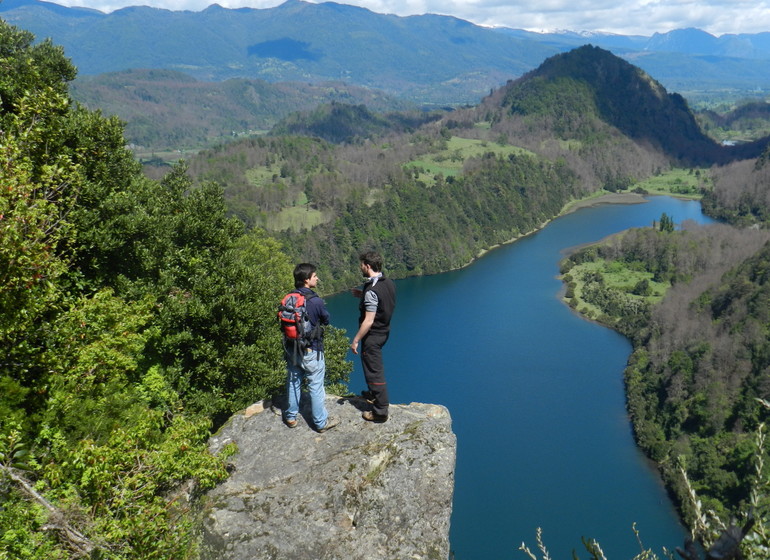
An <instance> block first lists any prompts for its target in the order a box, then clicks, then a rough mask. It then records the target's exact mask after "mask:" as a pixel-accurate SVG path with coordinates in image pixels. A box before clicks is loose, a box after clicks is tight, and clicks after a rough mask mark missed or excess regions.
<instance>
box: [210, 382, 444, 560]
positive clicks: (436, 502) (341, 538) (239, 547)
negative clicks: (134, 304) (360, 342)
mask: <svg viewBox="0 0 770 560" xmlns="http://www.w3.org/2000/svg"><path fill="white" fill-rule="evenodd" d="M326 405H327V408H328V410H329V413H330V414H331V415H332V416H338V417H339V418H340V419H341V422H340V425H339V426H337V427H335V428H333V429H331V430H329V431H327V432H325V433H322V434H319V433H317V432H315V431H314V430H312V429H311V428H310V427H309V425H308V422H307V420H306V419H307V418H309V402H303V403H302V409H301V418H300V423H299V426H298V427H296V428H293V429H290V428H288V427H287V426H286V425H284V423H283V422H282V420H281V416H280V406H281V403H275V406H273V405H271V403H269V402H262V403H256V404H254V405H252V406H250V407H249V408H247V409H246V410H245V411H243V412H242V413H239V414H236V415H235V416H233V417H232V418H231V419H230V420H229V421H228V423H227V424H226V425H225V426H224V427H223V428H222V429H221V430H220V431H219V432H218V433H217V434H216V435H215V436H214V437H213V438H212V439H211V442H210V447H211V450H212V451H213V452H215V453H216V452H218V451H219V450H221V449H222V448H223V447H224V446H225V445H227V444H228V443H230V442H234V443H235V444H236V445H237V446H238V453H237V454H236V455H235V456H233V457H231V458H230V460H229V461H230V463H231V464H232V465H231V466H232V473H231V476H230V477H229V478H228V480H227V481H225V482H224V483H222V484H221V485H219V486H217V487H216V488H214V489H213V490H211V491H210V492H209V493H208V494H207V495H206V497H205V499H204V504H205V507H204V512H203V513H204V519H203V527H204V546H203V549H204V550H203V556H202V557H203V559H204V560H214V559H216V560H258V559H280V560H290V559H294V558H296V559H302V560H321V559H323V560H336V559H339V560H343V559H344V560H356V559H360V560H378V559H382V560H385V559H393V558H410V559H415V560H417V559H429V558H430V559H441V560H445V559H446V558H447V557H448V556H449V520H450V514H451V511H452V492H453V489H454V468H455V453H456V438H455V435H454V433H453V432H452V429H451V418H450V415H449V412H448V410H447V409H446V408H444V407H442V406H438V405H431V404H421V403H412V404H409V405H393V404H391V405H390V409H391V416H390V419H389V420H388V421H387V422H385V423H383V424H372V423H369V422H365V421H364V420H362V419H361V412H362V411H363V410H367V409H368V405H367V403H366V401H364V400H363V399H360V398H341V397H332V396H328V397H327V399H326Z"/></svg>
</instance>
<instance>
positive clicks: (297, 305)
mask: <svg viewBox="0 0 770 560" xmlns="http://www.w3.org/2000/svg"><path fill="white" fill-rule="evenodd" d="M314 297H317V296H316V295H315V294H311V295H309V296H308V297H305V295H304V294H303V293H301V292H298V291H292V292H289V293H288V294H286V295H285V296H284V297H283V299H282V300H281V303H280V304H279V305H278V324H279V325H280V327H281V332H283V337H284V342H294V344H295V348H298V349H301V350H304V349H305V348H307V347H308V346H310V343H311V341H312V340H313V339H315V338H318V334H319V333H318V331H319V329H318V327H316V328H313V325H312V323H311V322H310V317H309V316H308V313H307V302H308V300H310V299H312V298H314Z"/></svg>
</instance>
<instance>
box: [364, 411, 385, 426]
mask: <svg viewBox="0 0 770 560" xmlns="http://www.w3.org/2000/svg"><path fill="white" fill-rule="evenodd" d="M361 418H363V419H364V420H366V421H367V422H375V423H377V424H382V423H383V422H387V420H388V415H387V414H375V413H374V412H372V411H371V410H367V411H366V412H364V413H363V414H361Z"/></svg>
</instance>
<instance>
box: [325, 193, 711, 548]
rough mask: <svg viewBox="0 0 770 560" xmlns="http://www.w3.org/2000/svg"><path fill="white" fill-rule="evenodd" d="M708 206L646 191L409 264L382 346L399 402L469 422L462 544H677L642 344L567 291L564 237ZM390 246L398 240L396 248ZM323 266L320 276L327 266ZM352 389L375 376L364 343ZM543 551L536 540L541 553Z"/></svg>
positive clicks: (458, 543)
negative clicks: (628, 399)
mask: <svg viewBox="0 0 770 560" xmlns="http://www.w3.org/2000/svg"><path fill="white" fill-rule="evenodd" d="M664 212H665V213H666V214H668V215H669V216H671V217H672V218H673V219H674V222H675V223H676V224H680V223H681V222H682V221H684V220H695V221H697V222H700V223H707V222H711V221H712V220H710V219H709V218H707V217H706V216H704V215H703V214H702V213H701V207H700V204H699V203H698V202H692V201H683V200H678V199H675V198H670V197H650V198H649V199H648V202H646V203H644V204H627V205H626V204H624V205H617V204H613V205H603V206H596V207H592V208H586V209H582V210H578V211H577V212H574V213H571V214H567V215H565V216H562V217H560V218H558V219H556V220H554V221H553V222H551V223H550V224H549V225H548V226H546V227H545V228H544V229H543V230H541V231H539V232H537V233H535V234H533V235H530V236H528V237H526V238H523V239H521V240H519V241H517V242H515V243H512V244H510V245H505V246H503V247H500V248H498V249H495V250H493V251H491V252H489V253H488V254H486V255H485V256H484V257H483V258H481V259H479V260H477V261H476V262H474V263H473V264H472V265H471V266H469V267H466V268H464V269H462V270H457V271H453V272H448V273H445V274H440V275H436V276H428V277H421V278H410V279H405V280H399V281H398V282H397V287H398V307H397V309H396V314H395V316H394V321H393V331H392V335H391V338H390V341H389V342H388V344H387V345H386V346H385V349H384V360H385V368H386V375H387V379H388V385H389V391H390V396H391V402H393V403H409V402H428V403H436V404H442V405H444V406H446V407H447V408H448V409H449V411H450V413H451V415H452V426H453V430H454V432H455V434H456V435H457V469H456V473H455V495H454V504H453V513H452V527H451V533H450V541H451V549H452V551H453V552H454V554H455V557H456V559H457V560H482V559H483V560H489V559H495V560H501V559H507V558H512V559H522V560H526V558H527V556H526V555H525V554H524V553H523V552H522V551H520V550H518V548H519V546H520V545H521V543H522V542H525V543H526V544H527V546H529V548H530V549H532V550H533V551H536V548H537V545H536V538H535V535H536V529H537V528H538V527H540V528H542V530H543V540H544V541H545V544H546V546H547V547H548V549H549V552H550V554H551V558H552V559H553V560H562V559H564V560H568V559H570V558H572V551H573V550H575V551H576V552H577V554H578V556H579V557H580V558H588V554H587V552H586V551H585V549H584V548H583V546H582V544H581V537H586V538H592V539H596V540H597V541H599V543H600V544H601V546H602V549H603V550H604V552H605V554H606V556H607V558H608V559H609V560H622V559H630V558H633V556H634V555H636V554H638V553H639V552H640V547H639V543H638V542H637V538H636V535H635V534H634V532H633V529H632V527H633V525H634V524H636V528H637V530H638V531H639V534H640V538H641V539H642V543H643V544H644V546H645V547H649V548H652V549H653V550H654V551H655V552H656V553H658V554H659V555H660V552H661V549H662V547H664V546H665V547H666V548H668V549H669V550H672V549H673V548H674V547H675V546H680V545H681V544H682V542H683V539H684V537H685V530H684V529H683V527H682V526H681V525H680V523H679V521H678V519H677V516H676V513H675V511H674V509H673V506H672V504H671V502H670V501H669V499H668V497H667V495H666V493H665V491H664V489H663V487H662V485H661V483H660V480H659V478H658V476H657V473H656V472H655V470H654V468H653V467H652V466H651V465H650V464H648V462H647V461H646V460H645V458H644V456H643V455H642V454H641V453H640V452H639V451H638V449H637V448H636V446H635V444H634V441H633V437H632V432H631V426H630V423H629V419H628V416H627V413H626V409H625V397H624V390H623V369H624V367H625V365H626V361H627V359H628V356H629V353H630V351H631V346H630V344H629V342H628V341H627V340H626V339H625V338H624V337H623V336H621V335H619V334H617V333H616V332H614V331H612V330H610V329H607V328H604V327H601V326H599V325H597V324H595V323H592V322H589V321H586V320H584V319H582V318H581V317H579V316H578V315H577V314H575V313H574V312H573V311H572V310H571V309H570V308H569V307H568V306H566V305H565V304H564V303H562V301H561V300H560V298H559V295H560V291H561V289H562V285H561V282H560V281H559V280H558V279H557V275H558V263H559V261H560V260H561V258H563V256H564V251H565V250H566V249H568V248H570V247H574V246H576V245H579V244H583V243H589V242H593V241H598V240H600V239H602V238H603V237H605V236H607V235H610V234H612V233H616V232H618V231H622V230H624V229H627V228H629V227H640V226H649V225H651V224H652V222H653V221H654V220H659V219H660V216H661V214H662V213H664ZM386 257H387V256H386ZM322 280H323V279H322ZM326 301H327V305H328V307H329V310H330V312H331V315H332V324H334V325H335V326H338V327H341V328H345V329H347V330H348V334H349V336H352V334H353V333H354V332H355V329H356V319H357V313H358V312H357V301H356V300H355V299H354V298H353V297H352V296H350V295H348V294H340V295H336V296H333V297H329V298H326ZM349 357H350V358H351V359H354V364H355V370H354V372H353V374H352V376H351V382H350V389H351V391H355V392H360V391H361V390H362V389H364V388H365V384H364V381H363V374H362V373H361V368H360V363H359V362H358V357H357V356H353V355H352V354H349ZM538 556H539V555H538Z"/></svg>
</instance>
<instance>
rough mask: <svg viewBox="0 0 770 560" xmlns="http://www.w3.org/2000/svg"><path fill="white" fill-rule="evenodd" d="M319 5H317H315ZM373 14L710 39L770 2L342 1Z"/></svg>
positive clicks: (263, 1) (170, 5) (199, 2)
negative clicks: (687, 31)
mask: <svg viewBox="0 0 770 560" xmlns="http://www.w3.org/2000/svg"><path fill="white" fill-rule="evenodd" d="M215 1H216V0H57V2H58V3H60V4H63V5H66V6H86V7H89V8H94V9H97V10H101V11H104V12H110V11H113V10H115V9H117V8H120V7H125V6H130V5H147V6H153V7H157V8H165V9H169V10H193V11H199V10H202V9H204V8H206V7H207V6H208V5H209V4H212V3H214V2H215ZM281 1H282V0H219V1H218V2H216V3H218V4H220V5H221V6H223V7H225V8H240V7H251V8H271V7H274V6H277V5H278V4H280V3H281ZM318 1H319V2H320V0H318ZM341 3H344V4H351V5H357V6H361V7H364V8H367V9H369V10H372V11H373V12H376V13H381V14H396V15H400V16H407V15H415V14H425V13H434V14H441V15H451V16H455V17H458V18H460V19H464V20H467V21H471V22H473V23H476V24H479V25H486V26H503V27H513V28H517V29H530V30H538V31H542V30H549V29H569V30H573V31H604V32H609V33H619V34H624V35H652V34H653V33H655V32H659V33H665V32H667V31H671V30H672V29H683V28H687V27H697V28H698V29H702V30H703V31H707V32H709V33H711V34H713V35H716V36H719V35H723V34H725V33H759V32H764V31H770V0H761V1H756V0H540V1H539V2H532V0H469V1H461V0H445V1H442V0H345V1H344V2H341Z"/></svg>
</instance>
